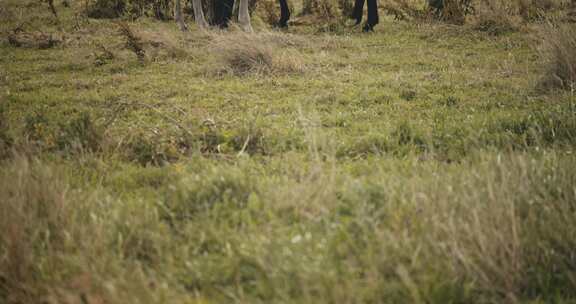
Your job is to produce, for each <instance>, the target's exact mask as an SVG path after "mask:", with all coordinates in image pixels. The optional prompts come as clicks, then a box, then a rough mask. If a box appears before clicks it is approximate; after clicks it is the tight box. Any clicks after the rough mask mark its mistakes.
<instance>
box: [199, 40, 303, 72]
mask: <svg viewBox="0 0 576 304" xmlns="http://www.w3.org/2000/svg"><path fill="white" fill-rule="evenodd" d="M281 35H285V34H274V33H269V32H268V33H266V32H265V33H259V34H247V33H243V32H239V31H235V32H232V33H219V34H215V35H214V39H213V42H212V44H211V45H210V46H209V52H210V53H213V54H215V63H214V65H213V67H212V72H214V73H215V74H217V75H223V74H231V75H236V76H243V75H247V74H266V75H270V74H287V73H288V74H290V73H301V72H303V71H304V70H305V65H304V63H303V60H302V55H301V54H300V53H299V52H298V51H297V50H295V49H294V48H293V47H290V46H294V45H298V44H300V43H301V42H300V41H299V39H298V38H294V37H293V36H291V35H286V37H282V36H281Z"/></svg>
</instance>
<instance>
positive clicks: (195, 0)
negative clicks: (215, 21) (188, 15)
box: [192, 0, 208, 29]
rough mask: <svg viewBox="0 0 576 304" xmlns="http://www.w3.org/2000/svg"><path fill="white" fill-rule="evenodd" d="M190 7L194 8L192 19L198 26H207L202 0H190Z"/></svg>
mask: <svg viewBox="0 0 576 304" xmlns="http://www.w3.org/2000/svg"><path fill="white" fill-rule="evenodd" d="M192 7H193V8H194V19H195V20H196V25H198V27H199V28H202V29H204V28H208V22H206V18H204V10H203V9H202V0H192Z"/></svg>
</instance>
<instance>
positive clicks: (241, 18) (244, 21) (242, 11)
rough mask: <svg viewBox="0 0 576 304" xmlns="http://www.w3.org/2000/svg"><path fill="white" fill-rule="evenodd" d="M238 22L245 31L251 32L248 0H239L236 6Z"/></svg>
mask: <svg viewBox="0 0 576 304" xmlns="http://www.w3.org/2000/svg"><path fill="white" fill-rule="evenodd" d="M238 23H239V24H240V28H242V30H244V31H245V32H248V33H251V32H252V31H253V30H252V24H250V12H249V9H248V0H240V5H239V6H238Z"/></svg>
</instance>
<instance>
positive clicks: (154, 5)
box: [86, 0, 172, 20]
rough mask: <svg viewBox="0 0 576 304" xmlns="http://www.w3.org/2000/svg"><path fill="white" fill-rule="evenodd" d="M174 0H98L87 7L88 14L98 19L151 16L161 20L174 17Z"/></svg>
mask: <svg viewBox="0 0 576 304" xmlns="http://www.w3.org/2000/svg"><path fill="white" fill-rule="evenodd" d="M171 8H172V0H96V1H95V2H93V3H92V4H90V5H89V6H88V7H87V10H86V15H87V16H88V17H90V18H96V19H111V18H118V17H121V16H123V15H128V16H130V17H132V18H138V17H141V16H151V17H155V18H156V19H159V20H168V19H171V18H172V9H171Z"/></svg>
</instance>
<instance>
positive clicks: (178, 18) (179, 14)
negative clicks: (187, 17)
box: [174, 0, 188, 32]
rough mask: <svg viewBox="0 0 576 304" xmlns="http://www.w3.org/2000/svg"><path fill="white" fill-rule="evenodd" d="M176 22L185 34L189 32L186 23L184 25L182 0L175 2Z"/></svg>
mask: <svg viewBox="0 0 576 304" xmlns="http://www.w3.org/2000/svg"><path fill="white" fill-rule="evenodd" d="M174 20H175V21H176V23H177V24H178V27H179V28H180V30H181V31H183V32H185V31H187V30H188V27H187V26H186V23H184V18H183V17H182V9H181V7H180V0H174Z"/></svg>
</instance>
